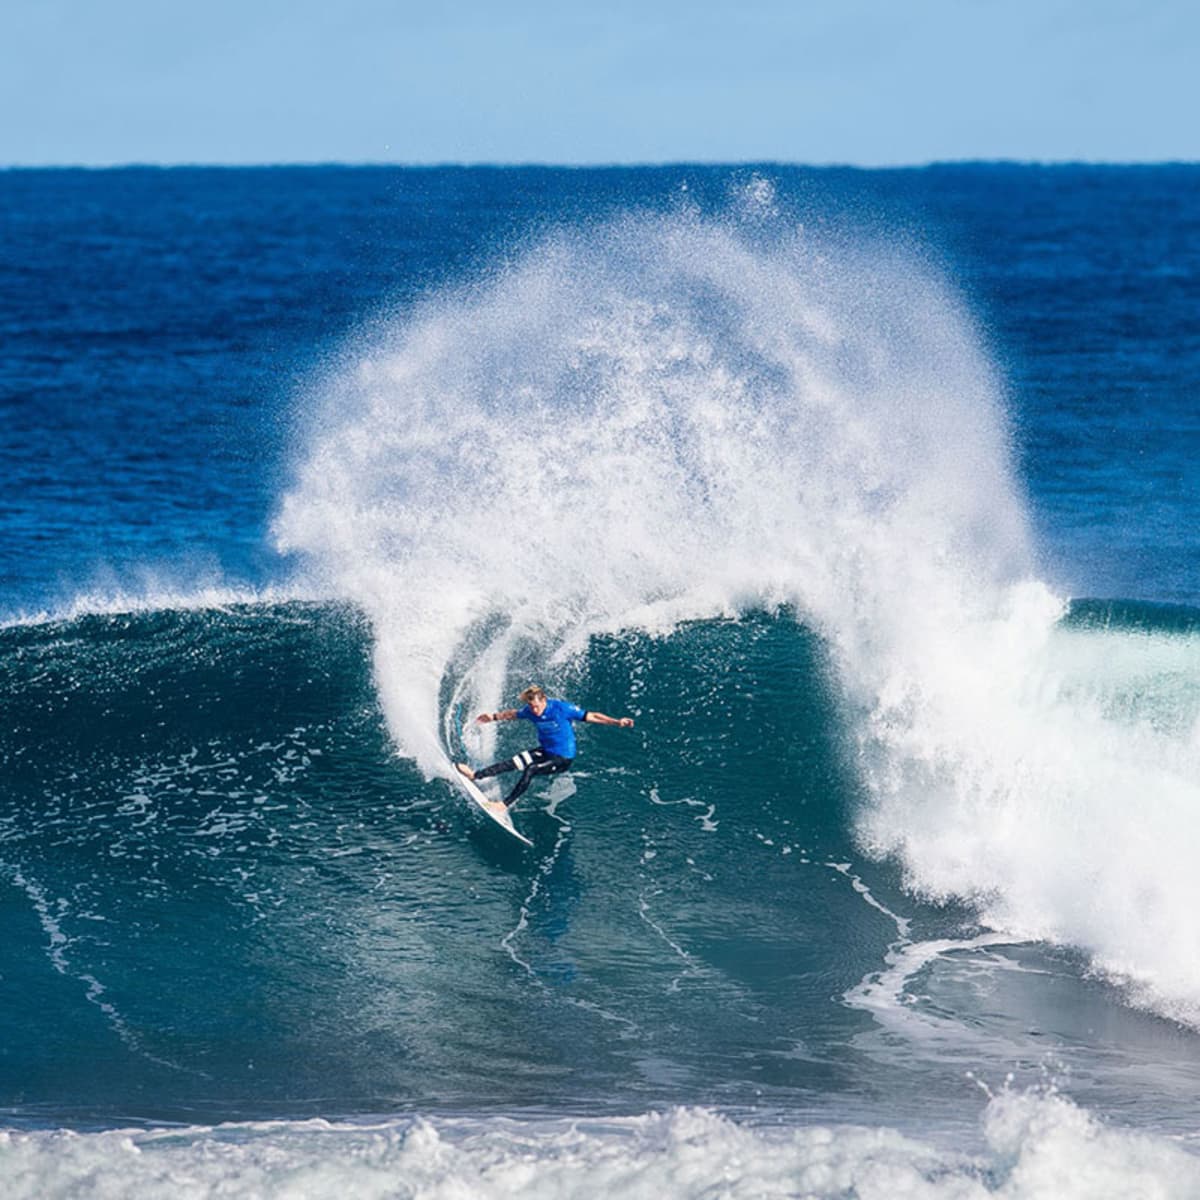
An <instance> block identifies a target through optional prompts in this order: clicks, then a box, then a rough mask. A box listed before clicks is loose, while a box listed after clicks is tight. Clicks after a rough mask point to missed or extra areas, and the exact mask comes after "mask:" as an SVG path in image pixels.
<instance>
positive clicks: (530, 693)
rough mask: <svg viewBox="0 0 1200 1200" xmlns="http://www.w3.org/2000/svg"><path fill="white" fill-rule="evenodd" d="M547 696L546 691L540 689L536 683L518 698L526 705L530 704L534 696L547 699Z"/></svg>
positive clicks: (542, 688)
mask: <svg viewBox="0 0 1200 1200" xmlns="http://www.w3.org/2000/svg"><path fill="white" fill-rule="evenodd" d="M545 695H546V689H545V688H544V687H539V686H538V685H537V684H536V683H531V684H530V685H529V686H528V687H527V688H526V689H525V690H524V691H523V692H522V693H521V694H520V696H518V697H517V699H519V700H524V701H525V703H526V704H528V703H529V702H530V700H532V699H533V698H534V696H541V697H543V698H545Z"/></svg>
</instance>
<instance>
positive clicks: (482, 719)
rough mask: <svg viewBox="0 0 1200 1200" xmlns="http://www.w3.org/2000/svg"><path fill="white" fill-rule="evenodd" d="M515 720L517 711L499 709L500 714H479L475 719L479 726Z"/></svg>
mask: <svg viewBox="0 0 1200 1200" xmlns="http://www.w3.org/2000/svg"><path fill="white" fill-rule="evenodd" d="M516 719H517V710H516V709H515V708H505V709H501V710H500V712H494V713H480V714H479V716H477V717H476V718H475V721H476V723H477V724H479V725H488V724H490V723H491V722H492V721H515V720H516Z"/></svg>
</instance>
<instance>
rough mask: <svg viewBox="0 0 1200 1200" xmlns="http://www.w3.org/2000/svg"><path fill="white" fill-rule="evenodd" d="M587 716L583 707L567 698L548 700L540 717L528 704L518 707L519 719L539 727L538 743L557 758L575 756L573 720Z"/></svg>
mask: <svg viewBox="0 0 1200 1200" xmlns="http://www.w3.org/2000/svg"><path fill="white" fill-rule="evenodd" d="M586 716H587V713H586V712H584V710H583V709H582V708H579V707H578V706H577V705H574V704H568V703H567V702H566V701H565V700H547V701H546V708H545V710H544V711H543V712H542V715H541V716H540V717H536V716H534V714H533V709H532V708H530V707H529V705H528V704H527V705H525V707H524V708H519V709H517V720H518V721H532V722H533V723H534V725H535V726H536V727H537V735H538V745H539V746H541V748H542V749H543V750H545V752H546V753H547V754H553V755H555V756H556V757H557V758H574V757H575V730H574V729H573V728H572V726H571V722H572V721H582V720H583V719H584V718H585V717H586Z"/></svg>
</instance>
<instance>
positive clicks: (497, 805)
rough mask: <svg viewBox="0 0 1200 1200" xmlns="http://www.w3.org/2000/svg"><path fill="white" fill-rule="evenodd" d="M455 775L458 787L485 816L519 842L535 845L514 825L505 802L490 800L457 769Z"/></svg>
mask: <svg viewBox="0 0 1200 1200" xmlns="http://www.w3.org/2000/svg"><path fill="white" fill-rule="evenodd" d="M453 774H454V778H455V780H456V781H457V783H458V785H459V786H460V787H461V788H462V790H463V791H464V792H466V793H467V795H468V796H470V797H471V800H472V801H473V802H474V804H475V807H476V808H478V809H480V810H481V811H482V812H483V813H484V815H485V816H487V817H489V818H491V820H493V821H495V822H496V824H497V825H499V826H500V828H501V829H503V830H504V832H505V833H507V834H509V835H510V836H512V837H515V838H516V839H517V841H518V842H524V843H525V845H527V846H532V845H533V843H532V842H531V841H530V840H529V839H528V838H527V837H526V836H525V835H524V834H523V833H521V832H520V831H519V830H518V829H517V827H516V826H515V825H514V824H513V823H512V817H510V816H509V815H508V809H507V808H505V806H504V801H503V800H489V799H488V798H487V797H486V796H485V795H484V794H483V792H482V791H481V790H480V788H479V785H478V784H477V783H475V782H474V780H471V779H468V778H467V777H466V776H465V775H463V774H462V773H461V772H460V771H459V770H458V768H457V767H455V768H454V772H453Z"/></svg>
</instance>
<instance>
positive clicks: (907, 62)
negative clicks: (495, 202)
mask: <svg viewBox="0 0 1200 1200" xmlns="http://www.w3.org/2000/svg"><path fill="white" fill-rule="evenodd" d="M1198 64H1200V0H1170V2H1168V0H1141V2H1136V0H836V2H835V0H790V2H789V0H709V2H706V0H689V2H686V3H685V2H682V0H592V2H590V3H575V2H574V0H494V2H489V3H485V2H483V0H450V2H449V3H447V4H445V5H442V6H438V5H437V4H436V0H427V2H424V3H410V2H408V0H238V2H234V0H186V2H185V0H3V3H2V4H0V163H2V164H14V163H22V164H44V163H84V164H107V163H126V162H153V163H178V162H220V163H255V162H314V161H316V162H323V161H342V162H401V163H444V162H468V163H470V162H553V163H615V162H668V161H670V162H678V161H685V160H686V161H709V162H712V161H718V162H735V161H742V162H744V161H761V160H774V161H787V162H805V163H830V162H849V163H860V164H867V165H875V164H892V163H921V162H928V161H931V160H940V159H962V158H1016V159H1044V160H1060V159H1083V160H1105V161H1117V162H1124V161H1158V160H1162V159H1200V83H1198V80H1200V65H1198Z"/></svg>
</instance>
